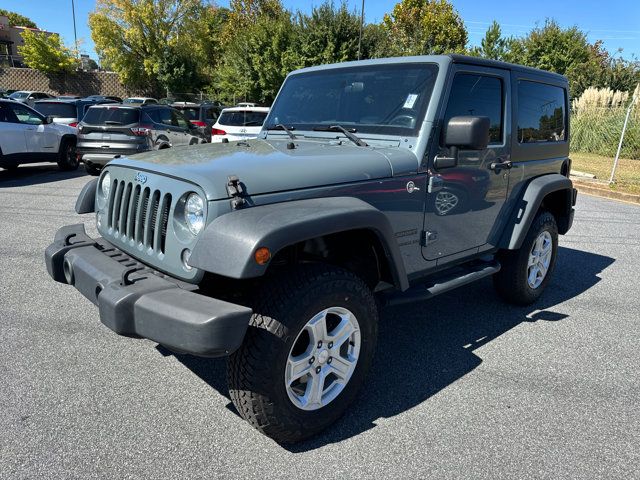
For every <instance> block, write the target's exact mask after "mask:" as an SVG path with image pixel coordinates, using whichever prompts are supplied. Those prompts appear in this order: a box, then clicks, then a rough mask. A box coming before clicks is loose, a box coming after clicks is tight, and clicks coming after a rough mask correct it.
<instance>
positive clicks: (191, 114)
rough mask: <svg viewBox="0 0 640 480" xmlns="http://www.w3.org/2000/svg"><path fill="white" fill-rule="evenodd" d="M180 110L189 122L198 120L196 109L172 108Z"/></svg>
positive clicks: (197, 110) (198, 113) (198, 114)
mask: <svg viewBox="0 0 640 480" xmlns="http://www.w3.org/2000/svg"><path fill="white" fill-rule="evenodd" d="M174 108H177V109H178V110H180V111H181V112H182V113H184V115H185V116H186V117H187V118H188V119H189V120H199V119H200V109H199V108H198V107H174Z"/></svg>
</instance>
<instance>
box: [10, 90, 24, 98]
mask: <svg viewBox="0 0 640 480" xmlns="http://www.w3.org/2000/svg"><path fill="white" fill-rule="evenodd" d="M28 96H29V92H13V93H12V94H11V95H9V98H13V99H22V98H27V97H28Z"/></svg>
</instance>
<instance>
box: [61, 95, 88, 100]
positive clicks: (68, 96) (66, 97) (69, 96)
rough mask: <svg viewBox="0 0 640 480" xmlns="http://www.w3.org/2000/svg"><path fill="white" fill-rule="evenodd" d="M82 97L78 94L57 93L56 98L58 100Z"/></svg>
mask: <svg viewBox="0 0 640 480" xmlns="http://www.w3.org/2000/svg"><path fill="white" fill-rule="evenodd" d="M81 98H82V97H81V96H80V95H57V96H56V99H58V100H80V99H81Z"/></svg>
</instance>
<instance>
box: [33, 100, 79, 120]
mask: <svg viewBox="0 0 640 480" xmlns="http://www.w3.org/2000/svg"><path fill="white" fill-rule="evenodd" d="M35 109H36V110H37V111H39V112H40V113H41V114H43V115H45V116H46V115H50V116H52V117H55V118H76V115H78V110H77V109H76V106H75V105H73V104H72V103H53V102H36V104H35Z"/></svg>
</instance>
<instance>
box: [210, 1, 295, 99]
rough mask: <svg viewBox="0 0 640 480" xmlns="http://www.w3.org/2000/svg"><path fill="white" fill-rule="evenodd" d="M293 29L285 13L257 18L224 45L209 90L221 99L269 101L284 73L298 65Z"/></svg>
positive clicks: (284, 75)
mask: <svg viewBox="0 0 640 480" xmlns="http://www.w3.org/2000/svg"><path fill="white" fill-rule="evenodd" d="M294 39H295V30H294V27H293V24H292V22H291V17H290V15H289V13H288V12H285V13H283V14H281V15H278V16H277V17H275V18H273V17H270V16H267V15H263V16H260V17H258V18H257V19H256V20H255V23H253V24H252V25H250V26H248V27H246V28H245V29H244V31H243V33H242V35H237V36H236V37H235V39H234V40H233V41H231V42H230V43H228V44H227V47H226V50H225V53H224V56H223V58H222V63H221V65H220V67H219V68H218V70H217V72H216V74H215V79H214V84H213V90H214V91H216V92H218V94H219V97H220V99H221V100H225V101H233V100H252V101H257V102H261V103H264V104H270V103H271V102H272V101H273V99H274V98H275V95H276V93H277V92H278V90H279V89H280V86H281V85H282V82H283V81H284V78H285V77H286V75H287V73H289V72H290V71H291V70H294V69H296V68H298V67H299V66H300V61H301V60H300V57H299V55H298V54H297V53H296V52H295V51H294V50H293V47H294V45H295V40H294Z"/></svg>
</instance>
